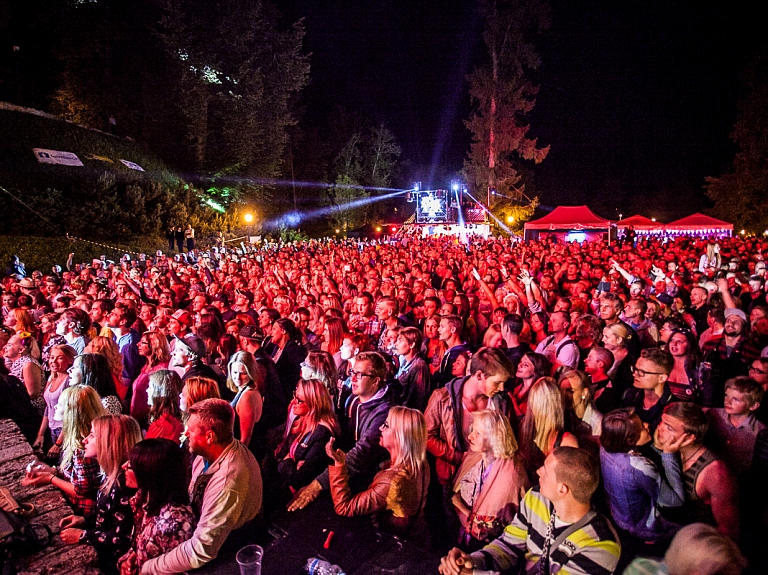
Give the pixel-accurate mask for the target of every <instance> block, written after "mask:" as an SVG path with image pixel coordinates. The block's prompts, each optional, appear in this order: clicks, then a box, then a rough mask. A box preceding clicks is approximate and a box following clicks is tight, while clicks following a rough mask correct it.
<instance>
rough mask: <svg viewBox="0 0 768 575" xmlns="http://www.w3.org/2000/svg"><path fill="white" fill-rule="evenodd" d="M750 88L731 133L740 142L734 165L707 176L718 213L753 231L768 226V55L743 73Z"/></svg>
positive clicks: (758, 230) (762, 55)
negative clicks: (719, 174)
mask: <svg viewBox="0 0 768 575" xmlns="http://www.w3.org/2000/svg"><path fill="white" fill-rule="evenodd" d="M743 81H744V84H745V85H746V88H747V94H746V96H745V98H744V99H743V100H742V101H741V102H740V103H739V116H738V119H737V121H736V125H735V126H734V129H733V132H732V133H731V139H732V140H733V141H734V142H735V143H736V145H737V146H738V152H737V153H736V156H735V158H734V160H733V168H732V170H731V171H729V172H728V173H725V174H723V175H721V176H720V177H710V178H707V186H706V187H707V195H708V196H709V197H710V199H711V200H712V201H713V202H714V203H715V207H714V210H713V212H714V214H715V215H716V216H718V217H720V218H722V219H724V220H726V221H728V222H732V223H733V224H735V225H736V227H737V228H743V229H746V230H748V231H750V232H753V233H755V232H756V233H762V232H763V230H766V229H768V203H766V201H765V199H766V197H768V55H767V54H761V55H758V56H756V57H755V58H753V60H752V62H751V63H750V64H749V66H748V67H747V69H746V70H745V73H744V75H743Z"/></svg>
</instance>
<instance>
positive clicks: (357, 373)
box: [349, 371, 374, 379]
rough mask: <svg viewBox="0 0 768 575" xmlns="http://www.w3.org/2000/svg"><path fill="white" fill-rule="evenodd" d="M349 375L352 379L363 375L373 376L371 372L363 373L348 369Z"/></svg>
mask: <svg viewBox="0 0 768 575" xmlns="http://www.w3.org/2000/svg"><path fill="white" fill-rule="evenodd" d="M349 377H351V378H352V379H360V378H363V377H374V376H373V374H372V373H363V372H362V371H350V372H349Z"/></svg>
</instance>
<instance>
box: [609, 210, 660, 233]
mask: <svg viewBox="0 0 768 575" xmlns="http://www.w3.org/2000/svg"><path fill="white" fill-rule="evenodd" d="M629 226H632V228H633V229H634V230H635V232H637V233H638V234H660V233H663V232H664V224H661V223H659V222H655V221H653V220H652V219H651V218H646V217H645V216H641V215H639V214H637V215H634V216H630V217H628V218H624V219H623V220H619V221H618V222H616V227H617V228H619V229H620V230H622V229H625V228H628V227H629Z"/></svg>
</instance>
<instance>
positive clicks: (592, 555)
mask: <svg viewBox="0 0 768 575" xmlns="http://www.w3.org/2000/svg"><path fill="white" fill-rule="evenodd" d="M538 474H539V482H540V485H539V487H538V488H533V489H531V490H530V491H528V493H527V494H526V496H525V498H524V499H523V501H522V503H521V504H520V509H519V510H518V512H517V515H516V516H515V519H514V520H513V521H512V523H511V524H510V525H508V526H507V528H506V529H505V530H504V532H503V533H502V535H501V537H499V538H498V539H496V540H495V541H493V542H492V543H490V544H488V545H486V546H485V547H484V548H483V549H481V550H480V551H477V552H475V553H472V554H471V555H468V554H466V553H464V552H463V551H461V550H460V549H457V548H454V549H452V550H451V551H450V552H449V553H448V555H447V556H446V557H444V558H443V559H442V560H441V561H440V569H439V570H440V573H442V574H443V575H459V574H462V575H464V574H469V573H475V574H476V575H479V574H480V573H490V572H495V573H527V574H530V575H533V574H539V573H541V574H547V575H550V574H552V573H557V574H558V575H610V574H611V573H613V572H614V569H616V565H617V564H618V562H619V555H620V553H621V547H620V545H619V538H618V536H617V535H616V532H615V531H614V529H613V526H612V525H611V523H610V521H608V519H607V518H605V517H604V516H602V515H601V514H599V513H597V512H596V511H594V510H593V509H592V506H591V504H590V500H591V499H592V494H593V493H594V492H595V490H596V489H597V484H598V481H599V467H598V464H597V461H596V460H595V459H594V457H592V456H591V455H590V454H589V453H587V452H586V451H584V450H583V449H576V448H573V447H558V448H557V449H555V450H554V451H553V452H552V453H551V454H550V455H549V456H548V457H547V459H546V461H545V462H544V465H543V466H542V467H541V468H540V469H539V471H538Z"/></svg>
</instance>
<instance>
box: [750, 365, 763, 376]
mask: <svg viewBox="0 0 768 575" xmlns="http://www.w3.org/2000/svg"><path fill="white" fill-rule="evenodd" d="M749 371H750V372H751V373H759V374H760V375H765V370H764V369H760V368H758V367H755V366H754V365H750V366H749Z"/></svg>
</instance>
